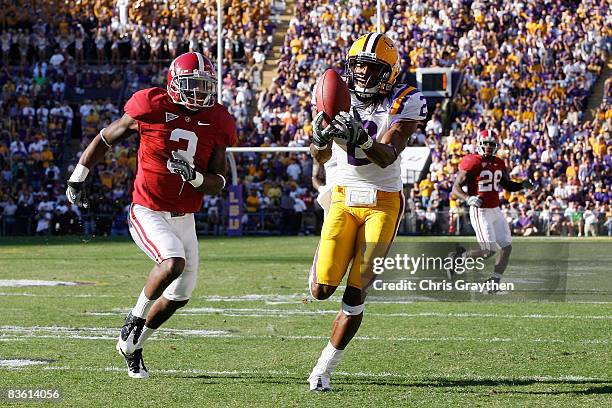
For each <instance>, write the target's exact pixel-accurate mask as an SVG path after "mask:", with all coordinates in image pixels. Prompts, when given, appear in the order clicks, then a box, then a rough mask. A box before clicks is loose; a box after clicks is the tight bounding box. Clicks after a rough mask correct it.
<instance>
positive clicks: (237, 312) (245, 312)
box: [85, 307, 612, 320]
mask: <svg viewBox="0 0 612 408" xmlns="http://www.w3.org/2000/svg"><path fill="white" fill-rule="evenodd" d="M129 311H130V309H113V310H111V311H108V312H85V314H86V315H90V316H121V315H125V314H127V313H128V312H129ZM336 313H338V311H337V310H335V309H334V310H321V309H319V310H297V309H266V308H231V307H230V308H217V307H200V308H191V309H182V310H180V311H178V312H177V313H176V314H177V315H181V316H205V315H214V314H218V315H223V316H231V317H291V316H316V315H335V314H336ZM366 313H367V314H368V316H380V317H442V318H447V317H452V318H493V319H591V320H606V319H612V315H546V314H539V313H534V314H525V315H515V314H498V313H442V312H419V313H404V312H390V313H380V312H369V311H368V310H367V307H366Z"/></svg>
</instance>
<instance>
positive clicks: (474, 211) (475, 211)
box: [470, 207, 484, 242]
mask: <svg viewBox="0 0 612 408" xmlns="http://www.w3.org/2000/svg"><path fill="white" fill-rule="evenodd" d="M470 212H471V213H472V215H473V216H474V217H473V218H472V221H473V223H472V227H474V232H475V233H476V239H477V240H478V241H479V242H484V238H483V237H482V233H481V232H480V224H479V221H478V208H476V207H470Z"/></svg>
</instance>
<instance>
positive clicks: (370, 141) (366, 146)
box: [359, 136, 374, 150]
mask: <svg viewBox="0 0 612 408" xmlns="http://www.w3.org/2000/svg"><path fill="white" fill-rule="evenodd" d="M373 144H374V139H372V137H371V136H368V140H367V141H366V142H365V143H364V144H362V145H359V147H360V148H361V150H367V149H369V148H370V147H372V145H373Z"/></svg>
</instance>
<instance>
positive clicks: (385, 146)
mask: <svg viewBox="0 0 612 408" xmlns="http://www.w3.org/2000/svg"><path fill="white" fill-rule="evenodd" d="M417 125H418V122H416V121H407V120H401V121H398V122H395V123H394V124H392V125H391V127H390V128H389V129H388V130H387V131H386V132H385V134H383V135H382V137H381V138H380V141H373V143H372V146H371V147H370V148H369V149H363V152H364V153H365V155H366V156H367V158H368V159H370V161H371V162H373V163H376V164H377V165H379V166H380V167H382V168H383V169H384V168H385V167H387V166H389V165H390V164H392V163H393V162H394V161H395V160H397V157H398V156H399V155H400V154H401V153H402V151H403V150H404V149H405V148H406V145H407V144H408V141H409V140H410V138H411V136H412V134H413V133H414V131H415V130H416V127H417Z"/></svg>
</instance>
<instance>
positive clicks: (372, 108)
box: [308, 33, 427, 391]
mask: <svg viewBox="0 0 612 408" xmlns="http://www.w3.org/2000/svg"><path fill="white" fill-rule="evenodd" d="M346 74H347V82H348V86H349V89H350V90H351V112H341V113H340V114H338V115H337V116H336V118H334V120H333V121H332V123H331V124H330V125H328V126H327V127H325V126H324V125H323V113H322V112H319V113H318V114H317V115H316V116H315V119H314V122H313V138H312V144H311V145H310V151H311V153H312V156H313V158H314V159H315V160H316V161H317V162H318V163H320V164H323V163H325V162H327V161H328V160H329V159H330V157H332V152H333V155H334V157H335V158H336V168H335V170H334V186H333V189H332V194H331V204H330V207H329V211H328V213H327V215H326V216H325V220H324V222H323V229H322V231H321V239H320V241H319V246H318V248H317V251H316V254H315V256H314V261H313V264H312V269H311V273H310V278H309V286H310V291H311V294H312V296H313V297H314V298H315V299H318V300H323V299H327V298H329V297H330V296H331V295H332V294H333V293H334V291H335V290H336V288H337V287H338V285H339V284H340V282H341V281H342V279H343V277H344V275H345V274H346V273H347V270H348V279H347V283H346V290H345V291H344V295H343V297H342V306H341V310H340V311H339V313H338V314H337V315H336V318H335V320H334V323H333V326H332V332H331V337H330V340H329V342H328V344H327V346H326V347H325V348H324V349H323V352H322V353H321V356H320V358H319V360H318V361H317V363H316V365H315V367H314V368H313V370H312V372H311V374H310V376H309V378H308V381H309V383H310V390H312V391H329V390H330V389H331V386H330V378H331V374H332V372H333V370H334V368H335V367H336V365H337V364H338V363H339V362H340V359H341V358H342V354H343V353H344V350H345V348H346V346H347V345H348V344H349V342H350V341H351V339H352V338H353V336H354V335H355V333H357V330H358V329H359V326H360V324H361V320H362V318H363V311H364V301H365V298H366V291H367V289H368V287H369V286H370V285H371V284H372V282H373V280H374V274H373V272H372V263H373V259H374V258H375V257H384V256H385V255H386V253H387V251H388V250H389V247H390V246H391V244H392V242H393V239H394V238H395V235H396V233H397V229H398V227H399V224H400V220H401V218H402V215H403V213H404V197H403V194H402V187H403V186H402V180H401V176H400V160H398V157H399V154H400V153H401V152H402V150H404V148H405V147H406V144H407V142H408V141H409V140H410V137H411V135H412V133H413V132H414V130H415V129H416V126H417V124H418V122H420V121H422V120H424V119H425V118H426V116H427V104H426V101H425V98H424V97H423V96H422V95H421V93H420V92H419V91H418V90H417V89H416V88H414V87H412V86H408V85H396V80H397V78H398V76H399V74H400V65H399V56H398V51H397V48H396V47H395V45H394V44H393V41H392V40H391V39H390V38H389V37H387V36H386V35H384V34H378V33H370V34H367V35H364V36H362V37H360V38H359V39H357V40H356V41H355V42H354V43H353V45H352V46H351V48H350V50H349V53H348V57H347V64H346ZM351 262H352V264H351ZM349 264H351V267H350V269H349Z"/></svg>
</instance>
